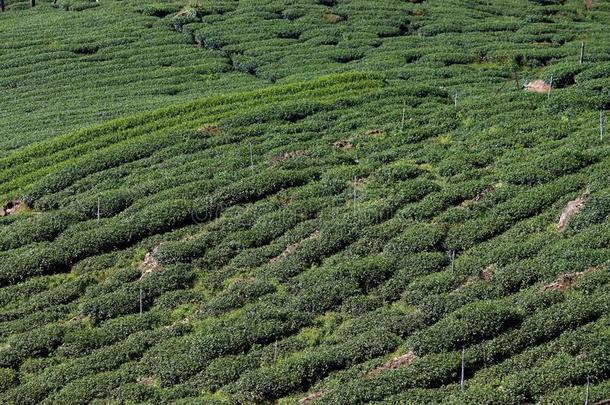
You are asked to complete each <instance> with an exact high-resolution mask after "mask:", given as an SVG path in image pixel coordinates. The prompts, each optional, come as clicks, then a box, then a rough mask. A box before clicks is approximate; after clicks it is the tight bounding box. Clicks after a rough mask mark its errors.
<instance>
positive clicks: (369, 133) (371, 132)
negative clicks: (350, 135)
mask: <svg viewBox="0 0 610 405" xmlns="http://www.w3.org/2000/svg"><path fill="white" fill-rule="evenodd" d="M383 135H384V132H383V131H382V130H381V129H379V128H375V129H371V130H369V131H365V132H363V133H362V136H372V137H374V138H377V137H380V136H383Z"/></svg>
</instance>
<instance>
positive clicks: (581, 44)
mask: <svg viewBox="0 0 610 405" xmlns="http://www.w3.org/2000/svg"><path fill="white" fill-rule="evenodd" d="M584 56H585V41H581V42H580V64H581V65H582V60H583V58H584Z"/></svg>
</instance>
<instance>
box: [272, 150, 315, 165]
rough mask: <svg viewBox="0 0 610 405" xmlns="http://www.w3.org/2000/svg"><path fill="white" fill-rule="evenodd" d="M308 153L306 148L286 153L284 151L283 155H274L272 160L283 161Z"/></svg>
mask: <svg viewBox="0 0 610 405" xmlns="http://www.w3.org/2000/svg"><path fill="white" fill-rule="evenodd" d="M306 154H307V152H305V151H304V150H295V151H292V152H286V153H282V154H281V155H276V156H273V157H272V158H271V161H272V162H274V163H281V162H285V161H287V160H290V159H294V158H297V157H301V156H305V155H306Z"/></svg>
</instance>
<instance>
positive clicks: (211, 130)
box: [199, 125, 222, 136]
mask: <svg viewBox="0 0 610 405" xmlns="http://www.w3.org/2000/svg"><path fill="white" fill-rule="evenodd" d="M199 132H203V133H205V134H209V135H213V136H217V135H220V134H221V133H222V131H221V129H220V127H219V126H218V125H204V126H202V127H201V128H199Z"/></svg>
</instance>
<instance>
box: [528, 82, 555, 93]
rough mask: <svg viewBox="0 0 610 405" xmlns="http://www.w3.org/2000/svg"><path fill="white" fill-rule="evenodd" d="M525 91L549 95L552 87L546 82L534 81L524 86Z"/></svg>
mask: <svg viewBox="0 0 610 405" xmlns="http://www.w3.org/2000/svg"><path fill="white" fill-rule="evenodd" d="M523 88H524V89H525V91H529V92H533V93H548V92H549V90H551V86H550V85H549V84H547V83H546V82H545V81H544V80H534V81H533V82H525V84H524V85H523Z"/></svg>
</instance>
